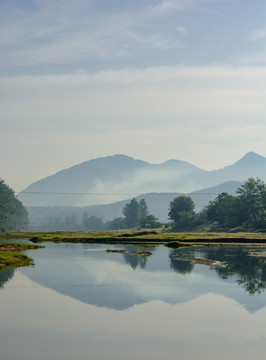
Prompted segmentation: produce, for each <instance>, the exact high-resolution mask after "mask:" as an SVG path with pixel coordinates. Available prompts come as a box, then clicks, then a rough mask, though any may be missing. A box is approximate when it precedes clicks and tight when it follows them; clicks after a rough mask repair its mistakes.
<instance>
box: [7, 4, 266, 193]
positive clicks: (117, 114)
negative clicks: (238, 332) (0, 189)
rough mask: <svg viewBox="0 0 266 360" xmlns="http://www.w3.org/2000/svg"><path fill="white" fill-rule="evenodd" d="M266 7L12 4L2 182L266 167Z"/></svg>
mask: <svg viewBox="0 0 266 360" xmlns="http://www.w3.org/2000/svg"><path fill="white" fill-rule="evenodd" d="M265 19H266V2H265V0H252V1H250V0H112V1H111V0H75V1H74V0H71V1H70V0H0V49H1V50H0V151H1V157H0V169H1V173H0V178H2V179H4V180H5V182H6V183H7V184H8V185H10V186H11V187H12V188H13V189H14V190H15V191H20V190H22V189H24V188H25V187H27V186H28V185H30V184H31V183H32V182H34V181H37V180H39V179H40V178H43V177H47V176H49V175H52V174H54V173H55V172H57V171H60V170H62V169H64V168H68V167H71V166H73V165H75V164H78V163H81V162H83V161H87V160H90V159H94V158H97V157H102V156H108V155H113V154H126V155H129V156H132V157H134V158H136V159H142V160H145V161H148V162H151V163H161V162H164V161H166V160H168V159H178V160H184V161H188V162H190V163H192V164H194V165H196V166H198V167H201V168H203V169H207V170H212V169H217V168H222V167H224V166H226V165H230V164H232V163H234V162H236V161H237V160H239V159H240V158H241V157H242V156H244V155H245V154H246V153H247V152H249V151H254V152H256V153H258V154H260V155H262V156H266V146H265V138H266V137H265V135H266V131H265V119H266V101H265V99H266V97H265V95H266V47H265V44H266V22H265Z"/></svg>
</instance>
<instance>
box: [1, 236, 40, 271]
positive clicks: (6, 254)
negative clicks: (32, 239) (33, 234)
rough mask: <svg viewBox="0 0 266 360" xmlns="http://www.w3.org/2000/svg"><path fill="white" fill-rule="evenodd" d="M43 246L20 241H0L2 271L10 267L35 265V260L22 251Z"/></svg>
mask: <svg viewBox="0 0 266 360" xmlns="http://www.w3.org/2000/svg"><path fill="white" fill-rule="evenodd" d="M42 247H43V246H40V245H33V244H20V243H13V242H12V243H11V242H9V243H0V271H1V270H4V269H6V268H10V267H20V266H28V265H33V264H34V263H33V260H32V258H30V257H29V256H27V255H25V254H21V253H20V251H25V250H32V249H39V248H42Z"/></svg>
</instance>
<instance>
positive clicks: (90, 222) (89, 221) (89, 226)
mask: <svg viewBox="0 0 266 360" xmlns="http://www.w3.org/2000/svg"><path fill="white" fill-rule="evenodd" d="M82 224H83V227H84V229H86V230H93V231H95V230H103V229H104V223H103V221H102V219H100V218H98V217H97V216H89V217H88V213H84V214H83V219H82Z"/></svg>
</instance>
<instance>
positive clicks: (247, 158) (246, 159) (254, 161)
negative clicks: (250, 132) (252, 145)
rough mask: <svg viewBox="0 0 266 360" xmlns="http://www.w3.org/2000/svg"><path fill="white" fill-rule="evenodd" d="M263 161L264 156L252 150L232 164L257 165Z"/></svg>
mask: <svg viewBox="0 0 266 360" xmlns="http://www.w3.org/2000/svg"><path fill="white" fill-rule="evenodd" d="M262 162H265V157H263V156H261V155H259V154H256V153H255V152H253V151H250V152H248V153H247V154H246V155H244V156H243V157H242V158H241V159H240V160H238V161H237V162H236V163H235V164H234V165H251V166H253V165H259V164H260V163H262Z"/></svg>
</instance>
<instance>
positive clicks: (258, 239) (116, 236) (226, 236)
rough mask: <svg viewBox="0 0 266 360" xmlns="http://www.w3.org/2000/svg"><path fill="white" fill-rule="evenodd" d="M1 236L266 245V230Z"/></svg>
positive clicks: (40, 239) (4, 235)
mask: <svg viewBox="0 0 266 360" xmlns="http://www.w3.org/2000/svg"><path fill="white" fill-rule="evenodd" d="M0 238H3V239H16V238H20V239H21V238H27V239H30V240H31V241H32V242H34V243H40V242H72V243H119V244H121V243H124V244H125V243H166V242H170V241H181V242H200V243H202V242H203V243H204V242H206V243H212V242H213V243H216V242H223V243H261V244H266V234H265V233H245V232H239V233H222V232H221V233H216V232H215V233H214V232H213V233H211V232H198V233H196V232H190V233H189V232H179V233H166V232H160V231H125V230H123V231H106V232H101V231H95V232H24V233H0Z"/></svg>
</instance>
